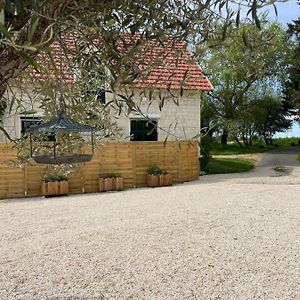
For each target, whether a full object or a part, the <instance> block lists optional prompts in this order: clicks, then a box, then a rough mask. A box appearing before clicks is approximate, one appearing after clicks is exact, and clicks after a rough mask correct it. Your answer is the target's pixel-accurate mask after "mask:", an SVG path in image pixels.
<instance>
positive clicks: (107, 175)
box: [101, 173, 120, 179]
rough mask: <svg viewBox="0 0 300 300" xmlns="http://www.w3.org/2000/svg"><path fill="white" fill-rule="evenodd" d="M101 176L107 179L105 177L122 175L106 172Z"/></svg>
mask: <svg viewBox="0 0 300 300" xmlns="http://www.w3.org/2000/svg"><path fill="white" fill-rule="evenodd" d="M101 177H102V178H104V179H105V178H117V177H120V176H119V175H117V174H115V173H107V174H104V175H103V176H101Z"/></svg>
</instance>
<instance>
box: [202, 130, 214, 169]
mask: <svg viewBox="0 0 300 300" xmlns="http://www.w3.org/2000/svg"><path fill="white" fill-rule="evenodd" d="M212 148H213V139H212V138H211V137H210V136H209V135H205V136H204V137H202V138H201V144H200V152H201V158H200V170H201V171H205V172H206V171H207V165H208V163H209V161H210V159H211V151H212Z"/></svg>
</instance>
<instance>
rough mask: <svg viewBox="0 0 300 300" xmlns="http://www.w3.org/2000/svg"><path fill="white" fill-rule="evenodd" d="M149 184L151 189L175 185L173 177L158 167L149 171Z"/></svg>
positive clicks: (153, 167)
mask: <svg viewBox="0 0 300 300" xmlns="http://www.w3.org/2000/svg"><path fill="white" fill-rule="evenodd" d="M147 173H148V175H147V183H148V186H150V187H159V186H169V185H172V184H173V179H172V175H171V174H170V173H168V172H166V171H163V170H162V169H161V168H160V167H158V166H152V167H150V168H148V169H147Z"/></svg>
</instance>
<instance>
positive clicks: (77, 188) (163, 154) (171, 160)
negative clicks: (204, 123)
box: [0, 141, 199, 198]
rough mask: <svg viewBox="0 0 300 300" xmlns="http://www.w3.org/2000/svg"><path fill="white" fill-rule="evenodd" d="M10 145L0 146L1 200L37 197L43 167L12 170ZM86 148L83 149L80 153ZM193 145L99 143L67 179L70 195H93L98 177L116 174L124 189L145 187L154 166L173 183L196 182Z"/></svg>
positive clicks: (0, 144) (24, 167) (32, 166)
mask: <svg viewBox="0 0 300 300" xmlns="http://www.w3.org/2000/svg"><path fill="white" fill-rule="evenodd" d="M12 146H13V144H10V143H0V198H11V197H24V196H25V195H27V196H40V195H41V185H42V178H41V174H42V173H43V172H44V171H45V169H46V166H45V165H39V164H36V163H35V162H33V161H32V162H30V164H27V165H23V166H21V167H13V166H12V165H11V162H10V161H11V160H14V159H16V154H17V152H16V150H15V149H12ZM87 149H88V147H87V146H84V148H83V152H84V151H86V150H87ZM198 153H199V150H198V145H197V143H196V142H194V141H193V142H188V141H182V142H180V143H179V142H176V141H168V142H166V143H164V142H105V143H98V144H97V145H96V148H95V154H94V156H93V159H92V160H91V161H90V162H86V163H83V164H80V165H79V167H78V168H77V169H76V170H75V171H74V172H73V173H71V174H70V175H69V176H68V181H69V192H70V194H78V193H82V192H85V193H95V192H97V191H98V179H99V176H101V175H102V176H103V175H105V174H107V173H116V174H118V175H120V176H122V177H123V178H124V187H125V188H132V187H142V186H146V185H147V169H148V168H149V167H151V166H154V165H157V166H159V167H161V168H162V169H163V170H166V171H168V172H169V173H171V174H172V177H173V181H174V182H175V183H178V182H183V181H191V180H196V179H198V176H199V163H198Z"/></svg>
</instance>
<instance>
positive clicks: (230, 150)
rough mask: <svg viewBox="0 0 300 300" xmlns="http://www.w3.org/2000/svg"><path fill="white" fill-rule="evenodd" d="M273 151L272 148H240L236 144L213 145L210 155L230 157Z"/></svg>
mask: <svg viewBox="0 0 300 300" xmlns="http://www.w3.org/2000/svg"><path fill="white" fill-rule="evenodd" d="M273 149H275V147H274V146H263V147H259V146H256V145H255V146H251V147H241V146H240V145H238V144H228V145H222V144H214V146H213V149H212V151H211V154H212V155H231V154H248V153H258V152H267V151H270V150H273Z"/></svg>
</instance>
